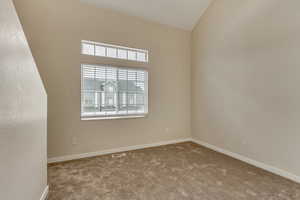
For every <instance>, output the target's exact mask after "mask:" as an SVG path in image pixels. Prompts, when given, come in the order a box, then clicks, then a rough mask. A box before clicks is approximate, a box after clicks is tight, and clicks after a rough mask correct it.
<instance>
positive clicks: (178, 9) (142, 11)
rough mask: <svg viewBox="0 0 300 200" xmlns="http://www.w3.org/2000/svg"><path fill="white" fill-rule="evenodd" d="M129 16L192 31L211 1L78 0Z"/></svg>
mask: <svg viewBox="0 0 300 200" xmlns="http://www.w3.org/2000/svg"><path fill="white" fill-rule="evenodd" d="M80 1H81V2H82V3H89V4H93V5H96V6H98V7H101V8H108V9H112V10H115V11H119V12H122V13H125V14H128V15H131V16H136V17H141V18H144V19H147V20H150V21H153V22H157V23H160V24H165V25H170V26H174V27H177V28H181V29H184V30H189V31H191V30H193V28H194V27H195V25H196V23H197V22H198V20H199V19H200V17H201V16H202V14H203V13H204V12H205V10H206V9H207V8H208V7H209V5H210V3H211V2H212V0H189V1H186V0H184V1H183V0H164V1H161V0H151V1H149V0H113V1H112V0H80Z"/></svg>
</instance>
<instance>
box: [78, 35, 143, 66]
mask: <svg viewBox="0 0 300 200" xmlns="http://www.w3.org/2000/svg"><path fill="white" fill-rule="evenodd" d="M85 44H86V45H91V46H93V53H92V54H89V53H84V51H83V49H84V48H83V46H84V45H85ZM97 47H102V48H105V55H104V56H103V55H97V53H96V52H97V51H96V49H97ZM108 49H115V50H116V55H115V57H112V56H108ZM119 50H122V51H125V52H126V58H122V57H119ZM129 52H133V53H135V59H129ZM138 54H145V60H139V59H138ZM81 55H85V56H93V57H100V58H108V59H117V60H124V61H130V62H138V63H149V51H148V50H146V49H137V48H131V47H127V46H120V45H114V44H108V43H102V42H94V41H89V40H81Z"/></svg>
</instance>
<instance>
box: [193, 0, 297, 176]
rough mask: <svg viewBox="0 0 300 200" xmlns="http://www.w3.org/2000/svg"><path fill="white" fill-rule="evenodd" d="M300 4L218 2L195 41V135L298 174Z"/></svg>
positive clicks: (251, 0) (279, 0)
mask: <svg viewBox="0 0 300 200" xmlns="http://www.w3.org/2000/svg"><path fill="white" fill-rule="evenodd" d="M299 7H300V2H299V1H294V0H291V1H282V0H272V1H270V0H244V1H240V0H217V1H214V2H213V3H212V5H211V6H210V7H209V9H208V10H207V12H206V13H205V15H204V16H203V18H202V19H201V20H200V22H199V24H198V25H197V27H196V28H195V30H194V32H193V36H192V38H193V39H192V41H193V50H192V52H193V59H192V63H193V64H192V66H193V67H192V82H193V83H192V94H193V97H192V102H193V103H192V108H193V109H192V111H193V113H192V121H193V123H192V134H193V136H194V137H196V138H197V139H199V140H203V141H205V142H207V143H210V144H213V145H215V146H218V147H221V148H224V149H227V150H230V151H232V152H235V153H239V154H241V155H244V156H247V157H249V158H252V159H254V160H258V161H261V162H264V163H266V164H269V165H272V166H275V167H277V168H280V169H283V170H287V171H289V172H292V173H294V174H296V175H298V176H299V175H300V160H299V153H300V145H299V141H300V134H299V132H300V123H299V119H300V91H299V85H300V78H299V74H300V68H299V66H300V59H299V49H300V37H299V35H300V21H299V20H298V19H299V18H300V12H299Z"/></svg>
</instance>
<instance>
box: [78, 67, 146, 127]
mask: <svg viewBox="0 0 300 200" xmlns="http://www.w3.org/2000/svg"><path fill="white" fill-rule="evenodd" d="M84 66H95V67H111V68H116V69H118V70H120V69H121V70H133V71H142V72H145V81H144V83H145V85H146V87H145V95H144V98H145V99H144V113H133V114H128V113H127V114H117V115H88V116H84V115H83V113H84V112H83V92H84V88H83V82H84V79H83V67H84ZM127 78H128V77H127ZM80 82H81V84H80V118H81V120H82V121H89V120H109V119H133V118H145V117H147V116H148V114H149V71H148V70H147V69H145V68H142V67H127V66H126V67H124V66H117V65H111V64H88V63H82V64H81V65H80ZM126 92H127V96H126V99H127V101H128V91H126Z"/></svg>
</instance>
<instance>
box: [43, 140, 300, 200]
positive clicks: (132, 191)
mask: <svg viewBox="0 0 300 200" xmlns="http://www.w3.org/2000/svg"><path fill="white" fill-rule="evenodd" d="M49 184H50V193H49V200H138V199H139V200H186V199H188V200H300V184H296V183H294V182H292V181H289V180H286V179H284V178H281V177H279V176H276V175H273V174H271V173H268V172H266V171H263V170H261V169H258V168H255V167H253V166H250V165H248V164H245V163H243V162H240V161H238V160H235V159H232V158H230V157H227V156H225V155H222V154H219V153H216V152H214V151H211V150H209V149H206V148H204V147H201V146H198V145H196V144H194V143H181V144H175V145H168V146H162V147H155V148H149V149H144V150H137V151H130V152H126V153H120V154H113V155H106V156H100V157H95V158H89V159H82V160H77V161H72V162H66V163H60V164H54V165H50V166H49Z"/></svg>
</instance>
